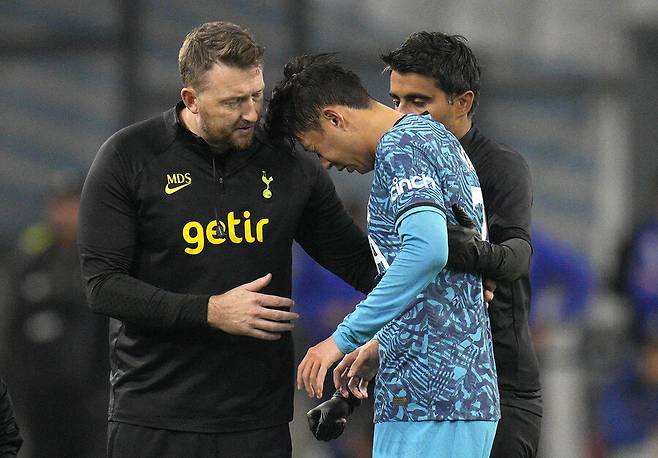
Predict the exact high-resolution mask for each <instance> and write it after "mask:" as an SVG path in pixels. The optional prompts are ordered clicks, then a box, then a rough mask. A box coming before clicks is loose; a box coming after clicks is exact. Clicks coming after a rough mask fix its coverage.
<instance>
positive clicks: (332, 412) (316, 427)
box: [306, 391, 361, 441]
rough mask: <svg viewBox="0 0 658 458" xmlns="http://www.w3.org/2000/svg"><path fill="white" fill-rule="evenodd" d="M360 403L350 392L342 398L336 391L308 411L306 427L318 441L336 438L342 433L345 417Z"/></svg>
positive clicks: (345, 421)
mask: <svg viewBox="0 0 658 458" xmlns="http://www.w3.org/2000/svg"><path fill="white" fill-rule="evenodd" d="M360 404H361V400H360V399H358V398H357V397H356V396H354V395H353V394H352V393H350V396H349V397H348V398H344V397H343V396H341V395H340V392H339V391H336V392H335V393H334V395H333V396H332V397H331V399H329V400H328V401H325V402H323V403H322V404H320V405H319V406H317V407H315V408H313V409H311V410H309V411H308V413H307V414H306V418H307V419H308V427H309V429H310V430H311V432H312V433H313V435H314V436H315V438H316V439H317V440H319V441H330V440H333V439H336V438H337V437H338V436H340V435H341V434H343V430H344V429H345V423H347V417H349V416H350V414H351V413H352V412H353V411H354V409H355V408H356V407H357V406H358V405H360Z"/></svg>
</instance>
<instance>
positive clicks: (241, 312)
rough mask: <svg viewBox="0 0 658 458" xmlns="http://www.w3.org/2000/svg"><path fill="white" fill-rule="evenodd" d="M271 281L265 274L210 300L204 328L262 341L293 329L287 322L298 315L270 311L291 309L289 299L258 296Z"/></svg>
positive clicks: (264, 295) (270, 275)
mask: <svg viewBox="0 0 658 458" xmlns="http://www.w3.org/2000/svg"><path fill="white" fill-rule="evenodd" d="M271 280H272V274H267V275H265V276H264V277H260V278H257V279H256V280H254V281H252V282H250V283H245V284H244V285H241V286H238V287H237V288H233V289H232V290H230V291H227V292H226V293H224V294H219V295H217V296H211V297H210V300H209V301H208V324H209V325H210V326H212V327H214V328H217V329H221V330H222V331H224V332H226V333H228V334H235V335H241V336H249V337H255V338H257V339H262V340H277V339H280V338H281V333H282V332H287V331H290V330H291V329H292V328H293V327H294V326H293V324H292V323H290V321H292V320H296V319H297V318H299V315H298V314H296V313H294V312H289V311H285V310H274V309H273V308H288V309H289V308H290V307H292V305H293V301H292V300H291V299H288V298H287V297H279V296H272V295H269V294H262V293H259V292H258V291H260V290H261V289H263V288H264V287H266V286H267V285H268V284H269V282H270V281H271ZM270 307H272V308H270Z"/></svg>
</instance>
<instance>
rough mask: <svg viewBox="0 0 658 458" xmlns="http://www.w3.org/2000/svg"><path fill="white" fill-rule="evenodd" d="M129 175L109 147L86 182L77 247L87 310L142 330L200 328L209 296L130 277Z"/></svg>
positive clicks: (133, 219) (133, 216)
mask: <svg viewBox="0 0 658 458" xmlns="http://www.w3.org/2000/svg"><path fill="white" fill-rule="evenodd" d="M134 175H135V174H134V170H132V169H131V164H129V163H128V161H126V160H125V158H124V157H123V156H122V155H121V154H119V152H118V151H117V150H116V149H115V148H114V146H113V145H112V142H111V141H108V142H106V143H105V144H104V145H103V146H102V147H101V149H100V150H99V152H98V154H97V156H96V158H95V160H94V162H93V164H92V166H91V168H90V170H89V173H88V175H87V178H86V180H85V184H84V188H83V191H82V197H81V201H80V212H79V229H78V247H79V251H80V261H81V267H82V277H83V282H84V286H85V288H86V293H87V300H88V303H89V306H90V308H91V309H92V310H93V311H94V312H96V313H100V314H103V315H107V316H110V317H113V318H116V319H118V320H122V321H128V322H133V323H138V324H142V325H147V326H153V327H165V328H166V327H169V328H196V327H200V326H205V325H207V306H208V299H209V297H210V296H208V295H192V294H178V293H173V292H170V291H166V290H163V289H161V288H157V287H155V286H153V285H150V284H147V283H145V282H143V281H141V280H139V279H137V278H135V277H133V276H131V269H132V266H133V262H134V256H135V252H136V250H137V249H138V243H139V242H138V238H137V224H138V220H137V204H136V202H135V198H134V196H135V193H134V189H133V182H132V177H134Z"/></svg>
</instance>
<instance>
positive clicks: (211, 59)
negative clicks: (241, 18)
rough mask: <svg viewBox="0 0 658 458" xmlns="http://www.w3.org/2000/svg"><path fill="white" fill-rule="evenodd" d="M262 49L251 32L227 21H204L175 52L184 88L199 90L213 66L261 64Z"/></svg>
mask: <svg viewBox="0 0 658 458" xmlns="http://www.w3.org/2000/svg"><path fill="white" fill-rule="evenodd" d="M264 53H265V48H263V47H262V46H260V45H259V44H258V43H256V41H255V40H254V37H253V36H252V35H251V33H250V32H249V31H248V30H246V29H243V28H242V27H240V26H238V25H236V24H232V23H230V22H223V21H215V22H206V23H205V24H202V25H200V26H199V27H196V28H194V29H193V30H192V31H191V32H190V33H188V34H187V36H186V37H185V40H184V41H183V45H182V46H181V48H180V52H179V53H178V69H179V71H180V76H181V80H182V81H183V85H184V86H185V87H194V88H197V89H201V88H202V87H203V77H204V75H205V73H206V72H207V71H208V70H209V69H210V68H211V67H212V66H213V65H214V64H224V65H228V66H231V67H238V68H241V69H247V68H251V67H255V66H262V65H263V54H264Z"/></svg>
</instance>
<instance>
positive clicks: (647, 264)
mask: <svg viewBox="0 0 658 458" xmlns="http://www.w3.org/2000/svg"><path fill="white" fill-rule="evenodd" d="M654 180H655V181H654V202H653V208H651V210H652V211H651V213H650V214H649V216H648V217H647V218H646V219H645V220H644V222H643V223H642V224H640V225H638V226H637V228H636V229H635V230H634V231H633V232H632V234H631V235H630V237H629V238H628V242H627V243H626V247H625V250H624V252H623V255H622V265H621V266H620V273H619V277H620V278H621V281H620V283H621V289H622V292H623V293H624V294H625V295H626V296H627V297H628V299H629V300H630V305H631V310H630V312H631V316H632V319H633V323H634V328H635V329H634V332H633V333H632V335H636V336H641V335H643V334H645V332H643V330H644V329H646V326H647V323H649V325H650V326H652V327H656V328H658V173H657V174H656V176H655V179H654Z"/></svg>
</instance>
